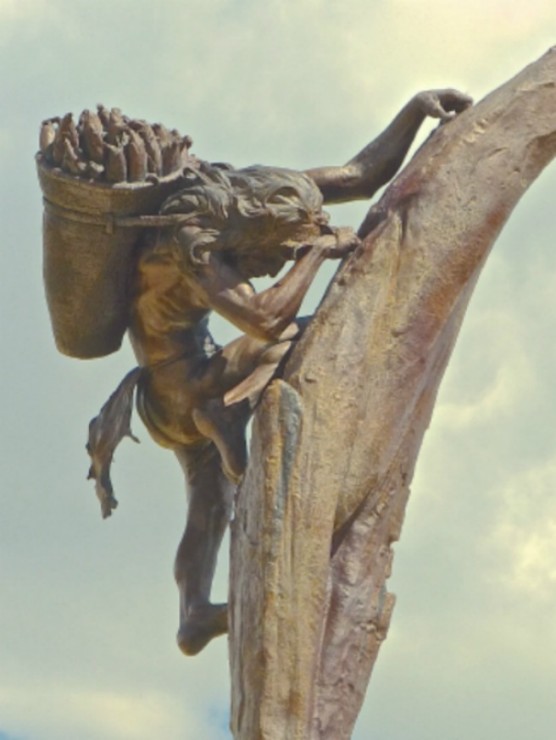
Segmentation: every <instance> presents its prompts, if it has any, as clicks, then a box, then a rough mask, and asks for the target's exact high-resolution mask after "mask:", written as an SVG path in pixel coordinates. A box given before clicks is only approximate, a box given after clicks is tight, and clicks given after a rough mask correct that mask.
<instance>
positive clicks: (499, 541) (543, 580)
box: [486, 452, 556, 608]
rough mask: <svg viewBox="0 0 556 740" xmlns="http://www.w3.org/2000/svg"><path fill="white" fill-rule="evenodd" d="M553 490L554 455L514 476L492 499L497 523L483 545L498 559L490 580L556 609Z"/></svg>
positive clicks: (555, 486) (555, 502)
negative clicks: (495, 503) (495, 505)
mask: <svg viewBox="0 0 556 740" xmlns="http://www.w3.org/2000/svg"><path fill="white" fill-rule="evenodd" d="M554 491H556V452H555V455H554V458H553V459H551V460H548V461H546V462H544V463H540V464H538V465H537V466H535V467H532V468H529V469H527V470H525V471H524V472H522V473H521V474H518V475H513V476H512V477H511V478H509V479H508V480H507V481H505V482H504V484H503V485H502V486H501V487H500V489H499V490H498V491H496V492H495V493H494V494H493V496H494V497H495V498H496V499H497V501H498V522H497V524H496V526H495V528H494V531H493V532H492V539H491V540H490V541H489V543H488V545H487V546H486V549H487V550H489V551H490V552H491V554H492V553H496V554H497V555H498V559H497V560H496V564H497V565H498V566H499V570H497V571H496V572H491V574H490V577H491V578H492V579H498V580H499V581H500V582H501V583H502V584H503V585H504V586H505V587H506V588H509V589H512V590H514V591H515V592H518V593H520V594H522V596H523V597H524V598H527V599H530V600H534V601H535V602H538V603H540V604H541V605H542V606H543V608H550V607H549V605H550V604H551V605H552V608H553V606H554V605H556V498H555V496H554ZM501 562H503V565H502V567H500V566H501Z"/></svg>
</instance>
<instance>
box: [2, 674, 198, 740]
mask: <svg viewBox="0 0 556 740" xmlns="http://www.w3.org/2000/svg"><path fill="white" fill-rule="evenodd" d="M34 688H35V690H33V686H32V685H28V686H26V687H25V689H6V688H0V706H1V707H2V720H3V722H4V725H9V724H11V723H13V724H14V725H15V723H16V722H17V726H18V728H19V729H18V733H19V734H20V735H21V734H23V735H25V736H28V737H29V738H40V740H50V739H52V740H56V739H57V738H60V737H76V738H77V737H78V738H80V740H98V738H110V740H120V739H121V740H152V738H179V737H184V734H183V733H184V728H187V737H191V738H196V737H198V738H201V737H206V736H207V732H209V725H208V724H205V722H203V719H202V713H199V712H196V711H195V710H191V709H190V710H189V711H186V710H184V706H185V704H186V703H185V702H184V703H183V705H180V704H179V703H178V702H177V701H176V698H175V697H173V698H169V697H168V696H165V695H164V694H162V693H157V692H153V691H148V690H146V691H144V692H142V693H141V694H140V695H139V694H138V693H137V692H134V691H130V692H129V693H125V692H123V691H120V692H107V691H102V690H101V689H98V688H73V687H71V686H67V685H59V686H56V687H49V686H44V685H41V686H38V687H34ZM30 703H32V705H33V712H32V713H29V712H28V708H29V705H30ZM2 737H3V736H2V735H0V738H2ZM14 740H15V739H14Z"/></svg>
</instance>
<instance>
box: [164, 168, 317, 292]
mask: <svg viewBox="0 0 556 740" xmlns="http://www.w3.org/2000/svg"><path fill="white" fill-rule="evenodd" d="M322 202H323V201H322V195H321V192H320V190H319V189H318V188H317V186H316V185H315V183H314V182H313V181H312V180H311V179H310V178H309V177H308V176H307V175H305V174H303V173H302V172H296V171H294V170H287V169H281V168H276V167H263V166H260V165H255V166H252V167H246V168H245V169H241V170H234V169H232V168H230V167H228V166H226V165H209V164H206V163H201V165H200V167H199V169H195V170H191V184H190V185H188V186H186V187H185V188H184V189H182V190H180V191H179V192H178V193H175V194H174V195H172V196H171V197H170V198H168V199H167V200H166V201H165V203H164V204H163V205H162V208H161V213H162V214H180V215H182V216H183V220H180V222H179V225H178V227H177V228H178V230H179V229H180V228H182V227H183V226H186V225H188V224H190V225H195V226H198V227H199V228H200V231H199V232H198V234H197V235H196V236H195V238H192V239H191V240H190V241H189V243H188V244H187V245H183V244H182V245H181V246H182V248H186V249H187V250H188V252H189V254H188V255H187V256H186V255H184V257H186V259H187V258H188V259H190V260H192V262H194V261H195V257H199V256H200V253H201V252H203V251H219V252H221V253H223V256H224V258H225V259H226V260H227V261H228V262H229V263H230V264H233V265H234V266H235V267H236V268H237V269H238V270H239V271H240V272H241V274H242V275H243V276H244V277H246V278H250V277H256V276H259V275H264V274H268V275H275V274H276V273H277V272H278V271H279V270H280V269H281V267H282V266H283V264H284V262H285V261H286V260H287V259H290V258H292V256H293V255H294V253H295V249H296V247H298V246H300V245H301V244H307V243H310V242H311V241H312V240H314V239H315V237H317V236H319V235H320V234H321V233H323V230H324V231H326V230H327V229H326V225H327V223H328V215H327V214H326V213H325V212H324V211H323V210H322Z"/></svg>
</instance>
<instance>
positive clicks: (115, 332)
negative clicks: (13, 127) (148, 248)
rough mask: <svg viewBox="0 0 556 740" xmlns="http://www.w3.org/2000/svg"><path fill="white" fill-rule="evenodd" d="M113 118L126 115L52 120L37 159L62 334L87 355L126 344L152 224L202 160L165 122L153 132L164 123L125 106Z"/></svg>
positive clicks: (78, 353)
mask: <svg viewBox="0 0 556 740" xmlns="http://www.w3.org/2000/svg"><path fill="white" fill-rule="evenodd" d="M99 113H100V110H99ZM91 118H92V119H93V123H94V124H96V125H95V126H92V127H91V125H90V121H91ZM112 118H113V119H117V122H118V128H117V129H115V130H112V131H111V130H110V114H108V115H107V117H106V120H105V121H104V122H103V123H101V126H99V125H98V123H99V122H100V121H101V119H100V118H99V117H98V116H97V114H91V113H89V112H88V111H86V112H84V113H83V114H82V116H81V118H80V121H79V124H78V125H77V126H75V125H74V124H73V121H72V120H71V116H70V115H68V116H66V117H64V119H62V120H61V121H60V120H59V119H51V120H50V121H46V122H45V123H44V124H43V128H42V130H41V151H40V152H39V153H38V154H37V158H36V160H37V169H38V176H39V181H40V185H41V189H42V192H43V196H44V218H43V270H44V283H45V290H46V298H47V303H48V309H49V313H50V319H51V323H52V329H53V333H54V338H55V341H56V346H57V348H58V349H59V350H60V352H62V353H64V354H67V355H70V356H72V357H79V358H84V359H85V358H93V357H102V356H104V355H107V354H110V353H111V352H114V351H116V350H117V349H118V348H119V347H120V345H121V342H122V339H123V336H124V334H125V331H126V328H127V324H128V310H129V288H130V277H131V274H132V270H133V266H134V251H135V248H136V246H137V244H138V242H139V239H140V236H141V233H142V232H143V231H144V229H145V227H149V226H152V225H153V223H156V219H152V218H149V215H151V216H152V214H156V213H158V210H159V208H160V206H161V204H162V203H163V201H164V200H165V199H166V198H167V197H168V196H169V195H170V194H171V193H173V192H175V191H176V190H177V189H178V188H179V187H180V185H181V183H182V182H183V180H182V171H183V167H184V165H186V164H188V163H190V162H192V161H193V160H191V159H190V158H189V156H188V153H187V149H188V147H189V145H190V143H191V141H190V140H189V139H188V138H187V137H186V138H185V139H182V138H181V137H179V135H178V134H177V132H167V131H166V129H163V127H158V129H159V131H160V130H161V131H162V134H164V136H161V135H160V134H158V135H156V136H155V137H154V138H153V136H152V134H153V129H154V128H155V127H151V126H149V124H146V123H145V122H142V121H129V119H125V118H123V117H121V114H120V113H119V111H117V110H116V111H115V113H114V112H112ZM95 119H96V120H95ZM56 124H57V125H56ZM114 128H115V127H114ZM91 129H92V133H93V134H94V136H91ZM112 142H113V143H112ZM170 146H171V147H172V149H173V151H172V152H170V151H169V147H170ZM165 151H166V157H165V160H166V161H164V154H165ZM170 155H171V156H170ZM127 177H130V178H133V181H131V182H130V181H128V180H127ZM137 178H140V179H137Z"/></svg>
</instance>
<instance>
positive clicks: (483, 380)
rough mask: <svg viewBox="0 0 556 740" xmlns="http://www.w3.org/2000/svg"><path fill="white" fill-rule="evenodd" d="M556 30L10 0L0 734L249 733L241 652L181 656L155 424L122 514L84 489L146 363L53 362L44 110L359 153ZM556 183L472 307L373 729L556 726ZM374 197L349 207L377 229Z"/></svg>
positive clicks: (521, 58) (241, 0)
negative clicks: (235, 719)
mask: <svg viewBox="0 0 556 740" xmlns="http://www.w3.org/2000/svg"><path fill="white" fill-rule="evenodd" d="M555 32H556V6H555V5H554V2H553V0H528V1H527V2H526V1H525V0H523V1H521V0H520V1H517V0H514V2H512V3H509V2H506V1H502V0H481V1H479V0H468V2H466V3H465V4H464V3H460V2H451V1H450V0H442V1H441V0H430V1H425V0H422V1H419V0H376V1H373V0H344V1H343V2H341V3H339V2H333V0H329V1H328V2H327V1H326V0H291V2H289V1H288V0H282V2H279V1H278V0H267V1H266V2H264V3H261V2H256V0H189V1H188V2H187V3H183V2H179V0H166V2H164V3H156V2H147V1H145V0H96V1H95V2H90V1H89V2H84V1H82V0H72V1H71V2H70V1H69V0H49V1H48V2H47V1H46V0H44V1H43V0H0V63H1V68H2V70H3V74H2V82H1V83H0V85H1V91H2V96H1V98H2V101H3V102H2V118H1V121H0V161H1V162H2V164H3V177H2V178H0V188H1V197H0V221H1V223H2V231H3V243H2V262H3V265H4V269H3V273H2V274H3V289H2V292H1V301H2V307H1V311H0V317H1V318H0V321H1V325H2V344H3V347H4V360H3V363H2V368H1V377H2V387H3V389H4V403H3V408H4V412H3V417H4V423H3V425H2V435H3V440H2V441H3V444H2V469H3V476H2V480H3V486H2V516H1V518H0V548H1V559H0V568H1V571H0V576H1V578H0V588H1V591H2V593H1V596H0V598H1V604H2V606H1V609H0V635H1V639H0V666H1V671H0V737H1V738H3V737H4V735H6V736H7V737H8V738H10V740H13V739H14V738H17V739H18V740H60V739H61V738H64V739H65V738H79V740H128V739H129V740H152V738H164V739H165V740H182V739H185V740H190V739H191V740H194V739H195V740H196V739H197V738H202V739H203V740H221V739H224V738H228V737H230V735H229V732H228V731H227V729H226V725H227V712H228V708H227V705H228V691H229V686H228V675H227V662H226V661H227V657H226V643H225V641H224V640H220V641H219V642H215V643H214V644H212V645H210V646H209V648H208V649H207V650H206V651H205V652H204V653H203V654H201V655H200V656H199V657H198V658H195V659H193V660H188V659H186V658H184V657H182V656H181V654H180V653H179V652H178V650H177V648H176V647H175V644H174V633H175V630H176V626H177V598H176V593H175V587H174V584H173V580H172V562H173V556H174V550H175V547H176V545H177V542H178V540H179V537H180V533H181V528H182V524H183V521H184V517H185V508H184V492H183V483H182V480H181V474H180V471H179V469H178V466H177V465H176V463H175V462H174V460H173V458H172V456H171V455H170V454H169V453H168V452H166V451H164V450H162V449H159V448H157V447H156V446H155V445H154V443H153V442H151V441H150V439H149V438H148V435H147V433H146V431H145V430H144V429H143V428H142V427H141V424H140V422H139V420H137V419H136V420H135V422H134V425H133V426H134V431H135V433H136V434H137V435H138V436H139V437H140V438H141V446H140V447H138V446H136V445H133V444H132V443H124V445H123V446H122V448H121V450H119V451H118V454H117V463H116V466H115V471H114V480H115V485H116V490H117V494H118V498H119V500H120V508H119V509H118V511H117V512H116V514H115V516H114V517H112V519H111V520H109V521H107V522H103V521H101V519H100V514H99V511H98V503H97V501H96V498H95V496H94V493H93V490H92V486H91V485H90V484H89V483H88V482H87V481H86V480H85V475H86V471H87V458H86V454H85V450H84V443H85V438H86V431H87V424H88V421H89V419H90V418H91V416H93V415H94V414H95V413H96V412H97V411H98V409H99V407H100V405H101V404H102V402H103V401H104V400H105V399H106V397H107V396H108V394H109V393H110V392H111V390H112V389H113V388H114V386H115V385H116V383H117V382H118V381H119V379H120V378H121V376H122V375H123V373H124V372H126V371H127V370H128V369H129V368H130V367H131V366H132V364H133V358H132V356H131V352H130V351H129V349H128V348H127V347H125V348H124V349H122V351H121V352H119V353H118V354H115V355H112V356H110V357H107V358H104V359H102V360H95V361H91V362H80V361H77V360H72V359H70V358H66V357H62V356H61V355H59V354H58V353H57V352H56V350H55V347H54V344H53V341H52V337H51V333H50V327H49V323H48V316H47V312H46V306H45V302H44V298H43V292H42V285H41V233H40V232H41V200H40V191H39V188H38V185H37V182H36V176H35V171H34V162H33V154H34V152H35V150H36V147H37V134H38V126H39V123H40V121H41V119H43V118H45V117H47V116H51V115H57V114H63V113H65V112H67V111H69V110H73V111H75V112H79V111H80V110H82V109H83V108H86V107H94V106H95V104H96V103H97V102H100V101H102V102H104V103H105V104H106V105H109V106H113V105H114V106H119V107H121V108H122V109H123V110H124V111H125V112H127V113H129V114H130V115H132V116H136V117H142V118H146V119H149V120H152V121H156V120H161V121H163V122H164V123H165V124H167V125H169V126H171V127H173V126H176V127H178V128H179V129H180V131H182V133H184V134H185V133H189V134H191V135H192V137H193V139H194V142H195V144H194V151H195V152H196V153H198V154H199V155H200V156H202V157H204V158H207V159H213V160H219V161H222V160H224V161H230V162H233V163H235V164H237V165H246V164H250V163H253V162H264V163H268V164H278V165H284V166H291V167H299V168H303V167H308V166H315V165H320V164H329V163H332V164H333V163H340V162H342V161H345V160H346V159H348V158H349V157H350V156H351V155H352V154H354V153H355V151H356V150H358V149H359V148H360V147H361V146H363V145H364V144H365V143H367V141H369V140H370V139H371V138H372V137H373V136H374V135H376V134H378V133H379V132H380V130H381V128H382V127H384V126H385V125H386V124H387V123H388V122H389V120H390V118H391V117H392V116H393V115H394V114H395V113H396V112H397V110H398V109H399V108H400V107H401V106H402V105H403V104H404V103H405V102H406V101H407V99H408V98H409V96H410V95H411V94H413V93H414V92H417V91H418V90H419V89H423V88H429V87H435V86H455V87H459V88H461V89H463V90H464V91H465V92H468V93H469V94H471V95H473V96H474V97H476V98H480V97H481V96H482V95H484V94H485V93H486V92H488V91H489V90H490V89H491V88H493V87H494V86H496V85H497V84H499V83H501V82H503V81H505V80H506V79H507V78H509V77H510V76H512V75H513V74H514V73H515V72H517V71H518V70H519V69H520V68H521V67H523V66H524V65H525V64H526V63H528V62H530V61H533V60H534V59H535V58H537V57H538V56H540V55H541V54H542V53H543V52H544V51H545V50H546V49H547V48H548V47H549V46H550V45H551V44H553V43H555V42H556V36H555ZM555 188H556V167H555V166H553V167H552V168H549V169H548V170H547V171H546V172H545V173H544V174H543V175H542V177H541V178H540V180H539V181H538V183H537V184H536V185H535V186H534V187H533V188H532V189H531V191H530V192H529V193H528V194H527V195H526V197H525V198H524V199H523V201H522V203H521V204H520V206H519V207H518V209H517V210H516V212H515V214H514V216H513V218H512V220H511V221H510V223H509V225H508V226H507V227H506V229H505V230H504V232H503V234H502V236H501V237H500V239H499V242H498V244H497V246H496V247H495V250H494V252H493V254H492V256H491V258H490V260H489V263H488V265H487V268H486V269H485V272H484V275H483V277H482V280H481V282H480V284H479V288H478V290H477V292H476V295H475V296H474V299H473V301H472V304H471V308H470V310H469V313H468V316H467V319H466V322H465V324H464V328H463V331H462V335H461V338H460V341H459V343H458V345H457V348H456V352H455V354H454V357H453V360H452V362H451V364H450V367H449V369H448V372H447V375H446V378H445V382H444V385H443V388H442V392H441V394H440V397H439V400H438V405H437V410H436V413H435V415H434V417H433V421H432V425H431V428H430V431H429V432H428V434H427V436H426V438H425V444H424V447H423V451H422V455H421V458H420V463H419V465H418V468H417V475H416V479H415V481H414V485H413V493H412V497H411V499H410V504H409V507H408V512H407V517H406V522H405V525H404V530H403V532H402V537H401V541H400V543H398V545H397V546H396V557H395V561H394V574H393V577H392V579H391V581H390V584H389V585H390V589H391V590H393V591H395V592H396V594H397V596H398V602H397V605H396V608H395V612H394V618H393V623H392V627H391V630H390V634H389V637H388V640H387V641H386V643H385V644H384V646H383V648H382V651H381V655H380V657H379V660H378V663H377V665H376V668H375V672H374V675H373V678H372V681H371V685H370V689H369V693H368V696H367V699H366V702H365V705H364V708H363V711H362V713H361V717H360V719H359V722H358V725H357V729H356V732H355V735H354V738H355V739H356V740H363V739H365V740H407V739H408V738H411V740H436V738H443V740H464V738H468V737H469V736H470V735H472V736H473V737H474V740H487V738H488V740H492V739H493V738H494V739H495V740H522V738H525V737H527V738H528V739H529V740H552V738H553V736H554V727H555V726H556V702H555V701H554V684H555V680H556V621H555V620H554V612H555V608H556V497H555V496H554V491H555V488H556V437H555V434H554V426H555V422H556V393H555V392H554V386H553V378H554V377H555V376H556V350H555V346H556V345H555V343H554V335H555V330H556V318H555V316H556V311H555V309H556V290H555V289H556V255H555V253H554V243H555V239H556V224H555V219H554V192H555ZM365 210H366V205H365V204H358V205H356V206H350V207H346V208H342V209H338V210H335V211H334V212H333V219H334V221H335V222H336V223H342V222H350V223H352V224H353V225H357V222H358V220H360V219H361V218H362V216H363V214H364V212H365ZM323 286H324V279H323V280H321V281H320V287H321V289H322V287H323ZM217 333H218V336H219V339H221V340H222V339H226V338H228V337H230V336H231V333H230V331H229V330H228V329H227V328H226V327H225V326H224V325H223V324H222V323H220V324H217ZM223 560H225V558H224V559H223ZM225 593H226V571H225V567H223V568H222V570H221V572H220V573H219V576H218V583H217V596H218V595H219V597H220V598H225ZM2 733H4V735H3V734H2Z"/></svg>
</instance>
